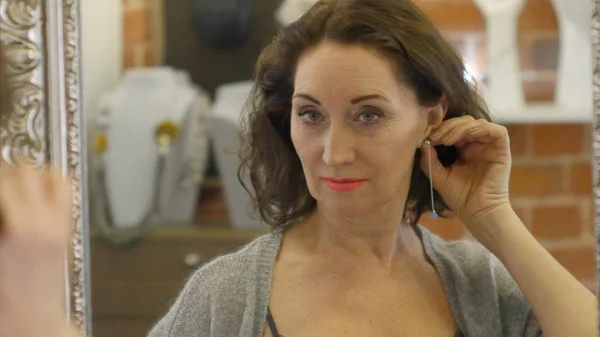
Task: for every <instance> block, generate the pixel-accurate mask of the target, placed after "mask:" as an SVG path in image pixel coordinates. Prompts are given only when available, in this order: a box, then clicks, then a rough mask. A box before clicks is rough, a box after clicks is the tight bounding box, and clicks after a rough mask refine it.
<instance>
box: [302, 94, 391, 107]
mask: <svg viewBox="0 0 600 337" xmlns="http://www.w3.org/2000/svg"><path fill="white" fill-rule="evenodd" d="M296 97H301V98H304V99H306V100H309V101H311V102H313V103H315V104H317V105H321V102H319V100H317V99H316V98H314V97H312V96H310V95H307V94H296V95H294V97H292V98H296ZM370 99H381V100H384V101H387V100H388V99H387V98H385V97H384V96H382V95H378V94H372V95H365V96H360V97H357V98H355V99H353V100H351V101H350V103H352V104H358V103H360V102H363V101H367V100H370Z"/></svg>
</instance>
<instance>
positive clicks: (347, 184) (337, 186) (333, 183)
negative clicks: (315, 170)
mask: <svg viewBox="0 0 600 337" xmlns="http://www.w3.org/2000/svg"><path fill="white" fill-rule="evenodd" d="M322 179H323V181H324V182H325V184H327V186H328V187H329V188H331V189H332V190H334V191H337V192H349V191H352V190H355V189H357V188H359V187H360V186H361V185H362V184H364V183H365V182H366V181H367V179H351V178H344V179H336V178H322Z"/></svg>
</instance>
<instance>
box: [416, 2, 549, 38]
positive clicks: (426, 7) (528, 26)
mask: <svg viewBox="0 0 600 337" xmlns="http://www.w3.org/2000/svg"><path fill="white" fill-rule="evenodd" d="M414 2H415V3H416V4H417V6H419V7H420V8H421V9H422V10H423V11H424V12H425V13H426V14H427V15H428V16H429V17H430V18H431V20H432V21H433V22H434V23H435V24H436V25H437V26H438V27H440V28H441V29H445V30H463V31H483V30H484V29H485V20H484V19H483V17H482V16H481V13H480V12H479V9H478V8H477V6H476V5H475V3H474V2H473V1H472V0H414ZM557 27H558V24H557V22H556V18H555V16H554V10H553V9H552V6H551V5H550V3H549V2H548V0H529V1H527V4H526V5H525V6H524V7H523V10H522V11H521V16H520V17H519V30H520V31H528V30H557Z"/></svg>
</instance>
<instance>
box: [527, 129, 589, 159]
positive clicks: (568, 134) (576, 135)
mask: <svg viewBox="0 0 600 337" xmlns="http://www.w3.org/2000/svg"><path fill="white" fill-rule="evenodd" d="M586 132H587V129H586V128H585V127H584V125H582V124H539V125H534V126H533V128H532V137H533V152H534V154H535V155H536V156H540V157H544V156H555V155H563V154H581V153H583V152H584V151H585V149H586V146H585V145H584V139H585V135H587V134H586Z"/></svg>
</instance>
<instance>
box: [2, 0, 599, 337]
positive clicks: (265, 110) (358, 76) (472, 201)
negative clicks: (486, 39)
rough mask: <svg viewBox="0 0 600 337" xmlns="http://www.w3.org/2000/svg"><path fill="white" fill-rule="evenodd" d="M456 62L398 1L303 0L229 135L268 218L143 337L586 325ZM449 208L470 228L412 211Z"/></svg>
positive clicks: (591, 316)
mask: <svg viewBox="0 0 600 337" xmlns="http://www.w3.org/2000/svg"><path fill="white" fill-rule="evenodd" d="M464 72H465V69H464V66H463V64H462V61H461V59H460V57H459V55H458V54H457V53H456V52H455V50H454V49H453V48H452V46H451V45H450V44H449V43H448V42H447V41H445V40H444V39H443V37H442V36H441V35H440V33H439V32H438V31H437V30H436V29H435V27H434V26H433V24H432V23H431V22H430V21H429V19H427V17H426V16H425V15H424V14H423V13H422V12H421V11H420V10H419V9H418V8H417V7H416V6H415V5H414V4H413V3H412V2H411V1H381V0H354V1H353V0H331V1H320V2H318V3H317V4H316V5H315V6H313V7H312V8H311V9H310V10H309V11H308V13H306V14H305V15H304V16H303V17H302V18H301V19H300V20H299V21H297V22H296V23H294V24H292V25H291V26H289V27H287V28H285V29H284V30H283V31H282V32H281V33H280V34H279V35H278V36H277V38H276V39H275V40H274V41H273V43H272V44H271V45H270V46H268V47H267V48H266V49H265V50H264V51H263V53H262V55H261V56H260V59H259V61H258V66H257V78H256V86H255V90H254V92H253V95H252V96H251V98H250V103H251V104H250V105H249V108H250V109H249V111H248V114H247V116H246V117H247V119H246V130H245V137H246V140H247V142H245V147H244V148H243V149H242V152H241V154H242V161H243V165H242V169H241V171H240V175H242V176H243V174H244V173H246V172H247V173H249V175H250V179H251V183H252V190H253V194H254V201H255V206H256V209H257V211H258V212H259V214H260V216H261V218H262V219H263V220H264V221H265V222H266V223H268V224H269V225H271V226H272V227H273V231H272V232H271V233H270V234H268V235H265V236H262V237H260V238H258V239H256V240H255V241H253V242H252V243H250V244H249V245H247V246H246V247H244V248H243V249H241V250H240V251H238V252H236V253H233V254H229V255H226V256H222V257H219V258H217V259H216V260H214V261H212V262H211V263H209V264H207V265H205V266H203V267H202V268H200V269H199V270H198V271H196V272H195V273H194V274H193V276H192V277H191V278H190V280H189V281H188V283H187V285H186V286H185V288H184V289H183V291H182V293H181V295H180V296H179V298H178V299H177V300H176V302H175V303H174V305H173V307H172V308H171V309H170V311H169V312H168V313H167V314H166V316H165V317H164V318H163V319H161V320H160V321H159V322H158V323H157V325H156V326H155V327H154V328H153V330H152V331H151V332H150V337H167V336H169V337H171V336H172V337H188V336H189V337H192V336H194V337H197V336H202V337H204V336H206V337H208V336H256V337H258V336H269V337H270V336H285V337H293V336H342V335H343V336H378V337H380V336H448V337H450V336H477V337H482V336H483V337H485V336H494V337H496V336H541V334H542V331H543V333H544V336H561V337H563V336H581V337H591V336H596V323H595V320H596V318H595V316H596V304H595V303H596V299H595V297H594V296H593V294H592V293H590V292H589V291H588V290H586V289H585V288H584V287H583V286H582V285H581V284H580V283H579V282H578V281H577V280H576V279H575V278H574V277H573V276H571V275H570V274H569V273H568V272H567V271H566V270H565V269H564V268H562V267H561V266H560V264H559V263H557V262H556V261H555V260H554V259H553V258H552V257H551V255H550V254H549V253H548V252H546V251H545V250H544V249H543V248H542V246H541V245H540V244H539V243H537V242H536V240H535V239H534V238H533V237H532V235H531V234H530V233H529V232H528V231H527V229H526V228H525V226H524V225H523V223H522V222H521V220H520V219H519V218H518V217H517V215H516V214H515V212H514V211H513V209H512V208H511V205H510V200H509V193H508V179H509V174H510V167H511V157H510V149H509V140H508V136H507V132H506V129H505V128H503V127H502V126H500V125H496V124H494V123H491V122H490V121H489V118H488V116H487V114H486V111H485V109H484V106H483V105H482V104H481V102H480V101H479V99H478V96H477V94H476V93H475V92H474V90H473V89H472V88H471V87H470V85H469V83H468V81H466V80H465V78H464ZM13 174H14V173H13ZM430 181H431V185H430ZM15 186H16V185H15ZM0 188H2V187H0ZM32 188H33V187H32ZM4 189H6V188H4ZM0 193H2V192H0ZM5 193H6V192H5ZM38 201H39V200H38ZM4 203H5V204H2V200H0V205H3V208H4V210H3V211H4V212H5V213H6V214H20V212H22V213H26V210H27V208H25V207H23V208H19V207H21V206H20V205H18V204H17V205H14V204H12V205H11V204H9V202H8V201H6V199H5V200H4ZM25 204H26V203H25V202H23V205H25ZM54 206H55V207H58V205H54ZM11 207H12V208H11ZM49 209H51V207H50V208H49ZM11 210H12V211H11ZM19 210H20V212H19ZM450 210H451V211H452V213H453V214H454V215H455V216H458V217H459V218H460V219H461V220H462V222H463V223H464V224H465V225H466V226H467V227H468V230H469V231H470V232H471V233H472V235H473V236H474V237H475V238H476V239H477V240H478V241H479V242H480V244H476V243H472V242H466V241H461V242H454V243H446V242H443V241H442V240H440V239H439V238H438V237H437V236H435V235H434V234H432V233H430V232H429V231H427V230H426V229H424V228H422V227H420V226H419V225H418V224H417V222H418V220H419V218H420V217H421V215H422V214H424V213H427V212H429V213H430V214H433V215H434V216H435V215H437V214H444V213H445V212H448V211H450ZM16 219H18V218H16ZM5 221H6V220H5ZM15 221H16V220H15ZM6 222H7V223H8V226H9V227H12V226H11V220H10V218H9V219H8V220H7V221H6ZM16 222H18V221H16ZM16 222H15V223H16ZM5 275H10V273H8V272H7V273H5V274H2V277H6V276H5ZM12 278H13V279H14V280H16V279H17V278H16V277H12ZM45 289H46V288H45ZM0 317H1V316H0ZM11 336H14V334H13V335H11Z"/></svg>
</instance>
